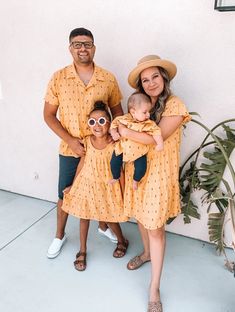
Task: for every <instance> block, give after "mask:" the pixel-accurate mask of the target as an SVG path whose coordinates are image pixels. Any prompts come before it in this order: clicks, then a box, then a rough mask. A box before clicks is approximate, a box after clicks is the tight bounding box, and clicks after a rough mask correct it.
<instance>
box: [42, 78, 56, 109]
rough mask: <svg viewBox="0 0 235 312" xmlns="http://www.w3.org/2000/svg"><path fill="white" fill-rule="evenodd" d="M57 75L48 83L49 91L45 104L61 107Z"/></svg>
mask: <svg viewBox="0 0 235 312" xmlns="http://www.w3.org/2000/svg"><path fill="white" fill-rule="evenodd" d="M56 81H57V79H56V75H55V74H54V75H53V76H52V78H51V80H50V81H49V83H48V86H47V91H46V95H45V102H48V103H49V104H51V105H59V100H58V94H57V89H56Z"/></svg>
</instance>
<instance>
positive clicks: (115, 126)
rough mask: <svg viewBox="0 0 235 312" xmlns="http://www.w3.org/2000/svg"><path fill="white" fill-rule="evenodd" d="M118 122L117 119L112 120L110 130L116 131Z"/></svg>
mask: <svg viewBox="0 0 235 312" xmlns="http://www.w3.org/2000/svg"><path fill="white" fill-rule="evenodd" d="M118 120H119V118H118V117H116V118H114V120H113V121H112V123H111V126H110V129H116V128H118Z"/></svg>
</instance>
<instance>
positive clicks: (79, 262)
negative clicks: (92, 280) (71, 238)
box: [73, 251, 86, 271]
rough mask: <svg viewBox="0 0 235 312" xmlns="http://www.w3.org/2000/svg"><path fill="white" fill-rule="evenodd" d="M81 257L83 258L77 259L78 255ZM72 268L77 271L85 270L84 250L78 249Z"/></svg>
mask: <svg viewBox="0 0 235 312" xmlns="http://www.w3.org/2000/svg"><path fill="white" fill-rule="evenodd" d="M81 256H82V257H83V259H78V258H79V257H81ZM73 264H74V268H75V269H76V270H77V271H85V270H86V252H81V251H79V252H78V253H77V254H76V260H75V261H74V263H73Z"/></svg>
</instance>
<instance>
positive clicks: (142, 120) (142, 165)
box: [110, 92, 163, 190]
mask: <svg viewBox="0 0 235 312" xmlns="http://www.w3.org/2000/svg"><path fill="white" fill-rule="evenodd" d="M127 106H128V114H125V115H123V116H119V117H116V118H115V119H114V120H113V122H112V123H111V127H110V133H111V136H112V138H113V140H114V141H118V142H116V145H115V149H114V152H113V155H112V159H111V163H110V164H111V172H112V175H113V179H112V180H111V181H110V183H111V184H112V183H114V182H116V181H117V180H118V179H119V178H120V171H121V168H122V164H123V161H124V162H131V161H133V162H134V176H133V188H134V189H135V190H137V189H138V182H139V181H140V180H141V179H142V177H143V176H144V175H145V172H146V169H147V157H146V154H147V152H148V151H149V147H150V145H147V144H142V143H138V142H135V141H131V140H129V139H125V138H121V137H120V134H119V132H118V125H119V123H121V124H123V125H124V126H126V127H127V128H128V129H131V130H134V131H138V132H146V133H148V134H150V135H152V136H153V138H154V140H155V142H156V144H157V145H156V150H157V151H161V150H162V149H163V138H162V136H161V130H160V128H159V127H158V126H157V125H156V123H155V122H154V121H152V120H150V119H149V118H150V110H151V108H152V103H151V100H150V98H149V97H148V96H147V95H145V94H143V93H140V92H135V93H133V94H132V95H131V96H130V97H129V99H128V102H127Z"/></svg>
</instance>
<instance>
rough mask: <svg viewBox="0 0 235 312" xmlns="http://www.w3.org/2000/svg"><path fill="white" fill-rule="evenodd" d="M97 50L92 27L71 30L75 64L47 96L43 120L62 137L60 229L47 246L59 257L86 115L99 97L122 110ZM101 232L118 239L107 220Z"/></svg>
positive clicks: (53, 82)
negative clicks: (67, 194) (68, 194)
mask: <svg viewBox="0 0 235 312" xmlns="http://www.w3.org/2000/svg"><path fill="white" fill-rule="evenodd" d="M95 50H96V47H95V45H94V37H93V35H92V33H91V32H90V31H89V30H87V29H85V28H76V29H74V30H72V31H71V33H70V36H69V51H70V53H71V55H72V58H73V64H72V65H69V66H67V67H65V68H63V69H61V70H59V71H57V72H56V73H54V75H53V76H52V79H51V80H50V82H49V84H48V88H47V92H46V96H45V106H44V120H45V122H46V123H47V125H48V126H49V127H50V128H51V129H52V130H53V131H54V132H55V133H56V134H57V135H58V136H59V137H60V138H61V144H60V150H59V154H60V155H59V186H58V197H59V199H58V203H57V231H56V238H55V239H54V240H53V242H52V244H51V245H50V247H49V249H48V252H47V257H48V258H55V257H57V256H58V255H59V253H60V251H61V248H62V246H63V244H64V243H65V241H66V235H65V226H66V222H67V218H68V214H67V213H65V212H64V211H63V210H62V209H61V207H62V203H63V190H64V189H65V188H66V187H67V186H69V185H71V184H72V182H73V178H74V175H75V173H76V168H77V165H78V163H79V160H80V157H81V156H83V155H84V154H85V151H84V147H83V145H82V144H81V139H83V138H84V137H85V136H86V135H89V134H90V133H89V128H88V126H87V121H86V120H87V115H88V114H89V112H90V111H91V110H92V108H93V105H94V103H95V102H96V101H98V100H101V101H103V102H105V103H107V105H108V106H109V108H110V111H111V114H112V116H113V118H114V117H116V116H120V115H122V114H123V110H122V107H121V103H120V101H121V98H122V95H121V92H120V89H119V86H118V84H117V81H116V79H115V77H114V76H113V75H112V74H111V73H110V72H108V71H106V70H105V69H103V68H101V67H98V66H96V64H94V62H93V58H94V55H95ZM58 110H59V118H57V111H58ZM99 233H101V234H104V235H106V236H108V237H109V238H110V239H111V240H112V241H115V240H116V237H115V236H113V233H112V232H111V231H110V229H109V228H107V226H106V224H105V223H104V222H102V223H100V224H99Z"/></svg>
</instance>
